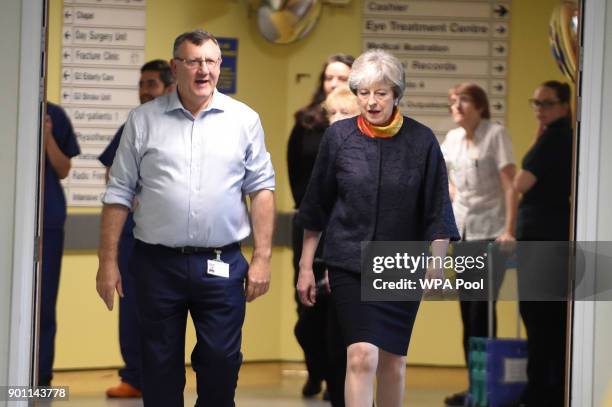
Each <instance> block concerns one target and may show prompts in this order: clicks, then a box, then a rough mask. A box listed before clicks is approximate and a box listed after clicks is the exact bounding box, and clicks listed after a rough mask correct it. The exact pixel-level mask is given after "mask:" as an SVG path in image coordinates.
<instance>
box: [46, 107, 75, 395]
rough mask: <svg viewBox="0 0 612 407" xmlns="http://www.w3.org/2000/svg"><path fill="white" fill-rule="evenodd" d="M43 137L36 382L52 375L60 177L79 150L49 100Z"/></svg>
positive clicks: (60, 245) (62, 203)
mask: <svg viewBox="0 0 612 407" xmlns="http://www.w3.org/2000/svg"><path fill="white" fill-rule="evenodd" d="M43 137H44V139H43V148H44V150H45V188H44V191H45V192H44V194H45V195H44V212H43V253H42V273H41V275H42V276H41V297H40V300H41V302H40V336H39V340H40V342H39V359H38V385H39V386H48V385H49V384H50V383H51V379H52V378H53V372H52V370H53V357H54V353H55V332H56V330H57V325H56V321H55V306H56V303H57V291H58V288H59V280H60V269H61V266H62V252H63V251H64V222H65V221H66V197H65V196H64V190H63V189H62V186H61V184H60V179H64V178H66V177H67V176H68V172H69V171H70V159H71V158H72V157H74V156H76V155H79V154H80V153H81V151H80V149H79V145H78V143H77V140H76V136H75V134H74V130H73V128H72V124H71V123H70V120H69V119H68V116H67V115H66V112H64V110H63V109H62V108H61V107H59V106H58V105H56V104H53V103H51V102H47V116H46V118H45V125H44V133H43Z"/></svg>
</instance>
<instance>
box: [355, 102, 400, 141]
mask: <svg viewBox="0 0 612 407" xmlns="http://www.w3.org/2000/svg"><path fill="white" fill-rule="evenodd" d="M403 123H404V117H403V116H402V114H401V113H400V111H399V109H398V108H397V107H396V108H394V109H393V115H392V119H391V121H390V122H389V124H387V125H385V126H375V125H373V124H372V123H370V122H369V121H367V120H366V119H365V118H364V117H363V116H362V115H359V117H358V118H357V126H359V130H361V132H362V133H363V134H365V135H366V136H368V137H370V138H389V137H393V136H395V135H396V134H397V132H398V131H399V129H400V128H401V127H402V124H403Z"/></svg>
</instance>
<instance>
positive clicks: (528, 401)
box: [520, 301, 567, 407]
mask: <svg viewBox="0 0 612 407" xmlns="http://www.w3.org/2000/svg"><path fill="white" fill-rule="evenodd" d="M520 310H521V317H522V318H523V323H524V324H525V329H526V331H527V352H528V354H529V359H528V362H527V378H528V382H527V387H526V388H525V391H524V393H523V396H522V400H521V401H522V402H523V403H524V404H525V405H526V406H527V407H535V406H537V407H562V406H563V399H564V394H565V393H564V389H565V343H566V340H565V335H566V332H565V329H566V324H567V302H565V301H550V302H536V301H521V303H520Z"/></svg>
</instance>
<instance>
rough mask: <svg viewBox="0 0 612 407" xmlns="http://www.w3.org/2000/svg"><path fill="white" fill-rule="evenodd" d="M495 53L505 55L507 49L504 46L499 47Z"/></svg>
mask: <svg viewBox="0 0 612 407" xmlns="http://www.w3.org/2000/svg"><path fill="white" fill-rule="evenodd" d="M493 49H494V50H495V51H497V52H498V53H500V54H503V53H504V51H505V50H506V47H504V46H503V45H498V46H497V47H495V48H493Z"/></svg>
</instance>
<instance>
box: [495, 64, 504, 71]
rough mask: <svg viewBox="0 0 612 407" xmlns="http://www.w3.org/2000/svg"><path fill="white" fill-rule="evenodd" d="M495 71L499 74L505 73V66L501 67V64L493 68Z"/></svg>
mask: <svg viewBox="0 0 612 407" xmlns="http://www.w3.org/2000/svg"><path fill="white" fill-rule="evenodd" d="M493 69H494V70H496V71H497V72H499V73H501V72H504V66H503V65H501V64H500V65H495V66H494V67H493Z"/></svg>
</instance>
